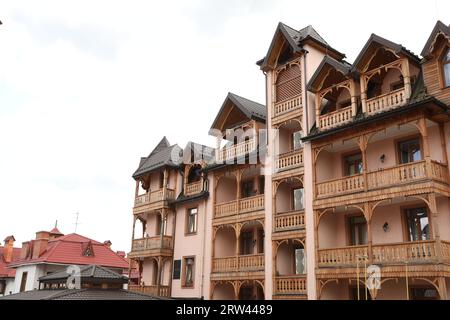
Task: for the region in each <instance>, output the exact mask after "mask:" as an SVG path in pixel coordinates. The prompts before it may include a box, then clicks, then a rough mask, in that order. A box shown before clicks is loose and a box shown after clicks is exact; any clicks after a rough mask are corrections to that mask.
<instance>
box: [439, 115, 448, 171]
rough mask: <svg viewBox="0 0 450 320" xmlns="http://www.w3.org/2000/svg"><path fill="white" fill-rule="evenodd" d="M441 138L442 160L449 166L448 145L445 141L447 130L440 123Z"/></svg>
mask: <svg viewBox="0 0 450 320" xmlns="http://www.w3.org/2000/svg"><path fill="white" fill-rule="evenodd" d="M439 136H440V140H441V149H442V158H443V159H444V161H445V164H446V165H447V166H448V155H447V143H446V141H445V128H444V124H443V123H439Z"/></svg>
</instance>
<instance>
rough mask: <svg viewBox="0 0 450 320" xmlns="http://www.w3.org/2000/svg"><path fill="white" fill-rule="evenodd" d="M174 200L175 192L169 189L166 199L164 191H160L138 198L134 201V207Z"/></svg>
mask: <svg viewBox="0 0 450 320" xmlns="http://www.w3.org/2000/svg"><path fill="white" fill-rule="evenodd" d="M174 198H175V190H173V189H167V190H166V195H165V197H164V189H160V190H156V191H151V192H147V193H146V194H143V195H140V196H137V197H136V199H135V200H134V205H135V206H136V207H137V206H142V205H145V204H150V203H155V202H158V201H163V200H170V199H174Z"/></svg>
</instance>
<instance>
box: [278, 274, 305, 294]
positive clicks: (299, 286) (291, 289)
mask: <svg viewBox="0 0 450 320" xmlns="http://www.w3.org/2000/svg"><path fill="white" fill-rule="evenodd" d="M274 293H275V294H277V295H305V294H306V275H305V274H296V275H289V276H276V277H275V288H274Z"/></svg>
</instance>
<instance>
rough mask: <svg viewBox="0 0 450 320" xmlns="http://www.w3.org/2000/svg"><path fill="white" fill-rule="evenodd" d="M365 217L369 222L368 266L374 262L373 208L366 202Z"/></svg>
mask: <svg viewBox="0 0 450 320" xmlns="http://www.w3.org/2000/svg"><path fill="white" fill-rule="evenodd" d="M364 217H365V219H366V223H367V257H368V260H367V261H368V264H367V265H368V266H369V265H371V264H372V262H373V255H372V208H371V206H370V203H368V202H366V203H364Z"/></svg>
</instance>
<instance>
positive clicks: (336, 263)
mask: <svg viewBox="0 0 450 320" xmlns="http://www.w3.org/2000/svg"><path fill="white" fill-rule="evenodd" d="M439 251H440V252H439ZM317 252H318V257H319V267H347V266H353V267H354V266H356V263H357V261H358V259H359V262H360V265H362V263H363V262H364V258H363V256H366V257H367V258H368V246H351V247H343V248H333V249H319V250H317ZM439 254H440V256H441V257H442V261H443V262H450V242H448V241H441V245H440V247H439V246H438V245H437V243H436V241H434V240H426V241H414V242H403V243H390V244H376V245H373V246H372V260H373V263H375V264H381V265H389V264H392V265H396V264H401V265H404V264H405V263H411V264H420V263H433V262H436V261H437V260H438V257H439ZM358 256H359V258H358Z"/></svg>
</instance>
